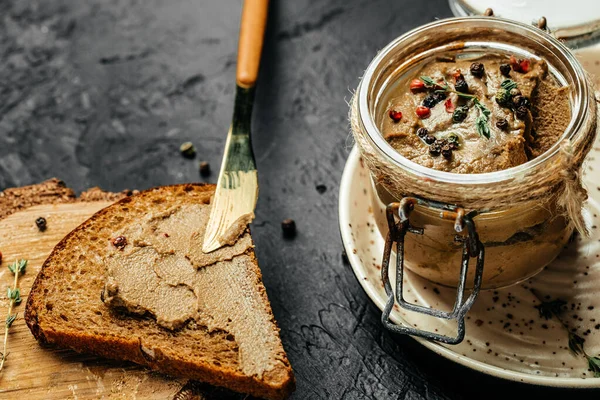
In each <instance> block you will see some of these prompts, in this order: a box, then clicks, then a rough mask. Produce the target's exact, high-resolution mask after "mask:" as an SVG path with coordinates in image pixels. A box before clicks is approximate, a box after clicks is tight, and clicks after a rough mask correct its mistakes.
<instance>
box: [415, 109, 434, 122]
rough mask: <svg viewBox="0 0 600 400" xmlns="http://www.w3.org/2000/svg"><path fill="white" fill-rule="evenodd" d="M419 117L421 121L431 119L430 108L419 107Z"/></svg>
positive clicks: (417, 111) (417, 110)
mask: <svg viewBox="0 0 600 400" xmlns="http://www.w3.org/2000/svg"><path fill="white" fill-rule="evenodd" d="M416 113H417V116H418V117H419V118H421V119H425V118H429V116H430V115H431V110H430V109H429V107H425V106H418V107H417V109H416Z"/></svg>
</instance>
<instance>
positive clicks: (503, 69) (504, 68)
mask: <svg viewBox="0 0 600 400" xmlns="http://www.w3.org/2000/svg"><path fill="white" fill-rule="evenodd" d="M500 73H501V74H502V75H504V76H508V75H510V64H500Z"/></svg>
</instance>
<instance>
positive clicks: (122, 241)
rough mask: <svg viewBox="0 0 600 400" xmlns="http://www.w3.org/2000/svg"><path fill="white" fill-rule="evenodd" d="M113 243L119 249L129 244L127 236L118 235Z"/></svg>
mask: <svg viewBox="0 0 600 400" xmlns="http://www.w3.org/2000/svg"><path fill="white" fill-rule="evenodd" d="M112 244H113V246H115V247H116V248H117V249H122V248H123V247H125V246H127V238H126V237H125V236H122V235H121V236H117V237H116V238H114V239H113V240H112Z"/></svg>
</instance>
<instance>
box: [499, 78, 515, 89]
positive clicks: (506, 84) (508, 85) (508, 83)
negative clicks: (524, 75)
mask: <svg viewBox="0 0 600 400" xmlns="http://www.w3.org/2000/svg"><path fill="white" fill-rule="evenodd" d="M500 87H501V88H502V89H504V90H506V91H507V92H510V91H511V90H512V89H515V88H516V87H517V82H515V81H513V80H512V79H505V80H504V81H503V82H502V83H501V84H500Z"/></svg>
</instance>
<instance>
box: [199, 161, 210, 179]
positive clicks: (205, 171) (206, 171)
mask: <svg viewBox="0 0 600 400" xmlns="http://www.w3.org/2000/svg"><path fill="white" fill-rule="evenodd" d="M200 175H202V176H204V177H206V176H209V175H210V164H209V163H208V162H206V161H202V162H201V163H200Z"/></svg>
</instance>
